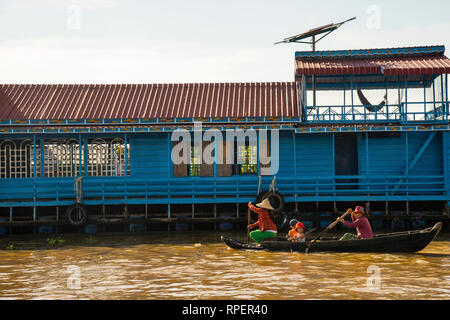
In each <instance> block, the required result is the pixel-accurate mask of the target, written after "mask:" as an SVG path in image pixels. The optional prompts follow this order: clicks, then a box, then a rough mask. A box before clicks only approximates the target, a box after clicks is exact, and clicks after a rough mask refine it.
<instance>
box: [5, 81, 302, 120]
mask: <svg viewBox="0 0 450 320" xmlns="http://www.w3.org/2000/svg"><path fill="white" fill-rule="evenodd" d="M299 109H300V108H299V103H298V88H297V85H296V84H295V82H269V83H193V84H126V85H0V119H3V120H6V119H20V120H34V119H38V120H39V119H118V118H121V119H125V118H133V119H138V118H192V117H275V116H293V117H298V116H299V115H300V110H299Z"/></svg>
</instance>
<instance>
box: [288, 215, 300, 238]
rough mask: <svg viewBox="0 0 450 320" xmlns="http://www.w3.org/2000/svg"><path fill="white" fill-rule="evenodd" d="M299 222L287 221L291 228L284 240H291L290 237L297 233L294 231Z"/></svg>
mask: <svg viewBox="0 0 450 320" xmlns="http://www.w3.org/2000/svg"><path fill="white" fill-rule="evenodd" d="M299 222H300V221H298V220H297V219H292V220H291V221H289V227H291V230H289V232H288V234H287V235H286V239H288V240H291V239H292V237H293V236H294V235H295V234H296V233H297V231H295V225H296V224H297V223H299Z"/></svg>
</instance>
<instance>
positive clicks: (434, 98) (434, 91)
mask: <svg viewBox="0 0 450 320" xmlns="http://www.w3.org/2000/svg"><path fill="white" fill-rule="evenodd" d="M433 78H434V75H433ZM435 83H436V79H434V80H433V113H434V117H435V118H436V88H435ZM425 114H426V110H425Z"/></svg>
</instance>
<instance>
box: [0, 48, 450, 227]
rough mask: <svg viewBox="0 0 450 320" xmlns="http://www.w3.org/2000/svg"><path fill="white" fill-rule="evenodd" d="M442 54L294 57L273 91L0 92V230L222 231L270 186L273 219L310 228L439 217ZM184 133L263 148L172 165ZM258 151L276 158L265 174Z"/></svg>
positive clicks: (442, 209) (86, 88)
mask: <svg viewBox="0 0 450 320" xmlns="http://www.w3.org/2000/svg"><path fill="white" fill-rule="evenodd" d="M444 51H445V48H444V47H443V46H425V47H409V48H390V49H369V50H342V51H314V52H311V51H308V52H296V54H295V81H293V82H289V83H197V84H196V83H192V84H127V85H7V84H3V85H0V119H2V120H0V228H3V229H1V230H3V232H6V230H7V229H9V230H10V231H11V232H13V233H14V232H15V230H19V231H20V230H22V231H23V232H29V231H30V230H36V228H38V227H40V230H41V231H42V232H44V231H48V232H53V231H54V228H74V226H75V227H76V228H75V229H76V230H78V231H80V230H81V226H84V224H85V223H88V225H87V226H89V228H87V227H86V229H85V230H88V229H89V230H90V231H89V232H97V231H98V230H97V229H96V228H93V226H94V227H95V226H103V230H106V231H107V230H110V229H108V228H109V227H110V226H111V225H112V226H114V224H117V225H121V226H123V225H125V230H129V231H136V230H139V231H143V230H148V229H151V228H152V226H153V225H157V224H159V225H161V224H163V225H167V224H169V225H173V224H174V223H177V226H178V227H180V228H182V224H181V223H182V222H187V223H199V224H202V223H214V225H215V226H216V227H217V225H218V224H219V223H222V224H221V226H224V223H234V225H238V223H239V222H243V223H245V221H246V203H248V202H249V201H255V197H256V194H257V192H258V189H259V190H260V191H267V189H268V186H269V184H270V183H271V182H273V181H274V179H273V178H274V176H276V184H275V187H276V189H277V190H278V192H279V193H280V194H281V195H282V196H283V198H284V202H285V211H293V210H294V207H296V208H298V212H299V218H301V219H302V220H304V221H311V225H312V224H316V225H318V224H320V225H322V226H323V225H326V224H327V221H329V220H334V217H335V215H336V214H337V211H340V210H345V209H346V208H347V207H348V206H354V205H356V204H363V205H366V206H368V207H369V208H368V209H369V211H370V213H371V216H372V217H373V218H374V220H373V221H376V219H377V217H379V219H380V220H379V221H381V222H379V224H377V225H379V226H380V227H391V226H393V224H391V223H392V222H393V221H397V220H398V218H400V220H399V221H400V222H401V221H406V222H408V221H409V222H410V223H411V224H412V225H413V226H420V225H419V224H420V223H419V222H420V221H422V222H423V223H426V221H427V219H439V220H445V219H448V215H449V209H448V208H449V202H450V125H449V98H448V77H447V75H448V73H449V72H450V60H449V59H448V58H447V57H446V56H445V55H444ZM200 124H201V128H202V130H203V131H201V132H202V133H205V132H207V131H208V130H212V129H214V130H215V132H220V133H223V135H224V136H225V135H226V132H229V131H234V132H237V131H238V130H241V131H242V132H244V133H245V132H250V130H251V129H255V130H256V131H257V132H266V133H267V136H264V138H262V136H261V135H257V136H256V139H257V144H256V145H253V144H251V143H250V142H249V141H250V139H248V140H245V141H244V143H243V144H239V143H238V142H236V141H234V142H233V143H232V144H230V145H228V144H227V143H225V142H224V143H223V144H222V145H223V147H222V151H223V150H225V151H227V148H230V146H232V147H233V148H232V149H233V154H232V156H231V157H232V159H233V160H236V159H237V158H239V159H241V160H242V161H233V162H232V163H229V162H227V161H217V160H218V158H219V157H220V153H218V152H217V151H214V152H213V156H214V157H215V158H214V160H215V161H214V162H213V163H206V162H205V161H202V160H203V159H202V157H201V156H199V154H202V153H201V152H200V153H199V152H198V150H202V151H204V150H205V148H206V147H207V143H206V142H205V141H203V142H201V144H200V145H195V143H192V144H190V145H189V146H188V148H189V151H188V152H187V153H188V154H186V155H185V156H186V158H187V159H188V160H189V161H188V162H187V163H181V164H175V163H174V162H173V161H172V157H171V155H172V152H173V149H174V148H175V147H176V145H177V142H174V141H173V139H172V138H173V135H174V132H179V131H180V129H183V130H184V132H189V134H190V135H191V136H192V141H194V140H195V138H194V136H195V134H196V128H198V127H199V125H200ZM275 138H276V139H277V141H276V143H275V144H272V142H275V141H274V139H275ZM211 141H214V143H213V145H214V147H215V148H216V147H218V145H219V143H220V140H217V139H216V138H214V139H211ZM274 148H275V149H274ZM260 149H268V150H269V153H270V155H271V156H273V155H274V154H276V153H277V154H278V156H279V157H278V158H279V161H278V164H277V168H276V170H275V171H270V170H269V172H267V170H264V169H265V168H267V167H270V165H271V164H272V163H270V164H268V163H263V161H262V160H261V158H260ZM214 150H218V149H214ZM272 161H273V158H272ZM260 177H261V180H260ZM260 181H261V183H260ZM259 183H260V184H259ZM258 186H259V187H260V188H258ZM84 216H85V217H86V219H82V218H83V217H84ZM417 216H419V217H420V219H419V220H418V218H417ZM396 217H397V218H396ZM414 223H415V224H416V225H414ZM374 224H375V222H374ZM67 225H69V226H67ZM70 225H72V226H70ZM408 226H409V227H411V225H408ZM42 227H46V228H47V229H44V228H42ZM405 227H406V226H405ZM27 228H28V229H27ZM111 228H112V227H111ZM120 228H122V227H120ZM1 230H0V231H1ZM111 230H112V229H111ZM19 231H18V232H19ZM86 232H88V231H86Z"/></svg>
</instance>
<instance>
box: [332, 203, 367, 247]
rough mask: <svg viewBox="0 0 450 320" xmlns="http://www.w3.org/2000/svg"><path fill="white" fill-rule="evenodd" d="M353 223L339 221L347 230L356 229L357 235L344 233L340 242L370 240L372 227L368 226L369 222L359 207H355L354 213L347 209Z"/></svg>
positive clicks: (362, 209)
mask: <svg viewBox="0 0 450 320" xmlns="http://www.w3.org/2000/svg"><path fill="white" fill-rule="evenodd" d="M349 211H350V213H351V215H352V220H353V222H351V223H350V222H347V221H345V220H344V219H339V221H340V222H342V223H343V224H344V225H345V226H346V227H348V228H356V232H357V235H354V234H352V233H346V234H344V235H343V236H342V238H341V239H340V240H356V239H372V238H373V233H372V227H371V226H370V222H369V220H368V219H367V217H366V216H365V211H364V208H363V207H361V206H357V207H356V208H355V211H353V210H352V209H349Z"/></svg>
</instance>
